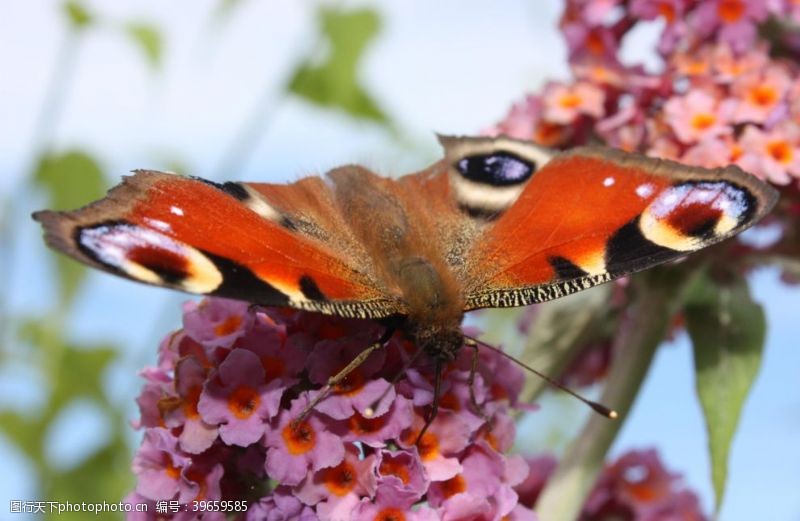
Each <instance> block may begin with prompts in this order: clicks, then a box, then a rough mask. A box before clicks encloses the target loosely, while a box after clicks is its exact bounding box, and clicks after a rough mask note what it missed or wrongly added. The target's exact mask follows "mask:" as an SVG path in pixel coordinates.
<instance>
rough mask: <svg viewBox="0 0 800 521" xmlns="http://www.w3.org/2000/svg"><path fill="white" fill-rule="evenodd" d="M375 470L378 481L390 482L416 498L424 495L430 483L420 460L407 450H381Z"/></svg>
mask: <svg viewBox="0 0 800 521" xmlns="http://www.w3.org/2000/svg"><path fill="white" fill-rule="evenodd" d="M375 472H376V475H377V477H378V483H386V484H390V485H391V486H392V487H394V488H395V489H397V490H399V491H401V492H403V493H404V494H405V493H407V494H409V495H411V496H414V497H416V498H417V499H419V498H421V497H422V496H423V495H425V492H426V491H427V490H428V486H429V485H430V480H429V479H428V476H427V474H426V473H425V469H424V468H423V466H422V462H421V461H420V460H419V458H418V457H416V456H415V455H414V454H412V453H411V452H409V451H404V450H397V451H391V450H388V449H383V450H381V451H380V452H379V453H378V463H377V467H376V469H375Z"/></svg>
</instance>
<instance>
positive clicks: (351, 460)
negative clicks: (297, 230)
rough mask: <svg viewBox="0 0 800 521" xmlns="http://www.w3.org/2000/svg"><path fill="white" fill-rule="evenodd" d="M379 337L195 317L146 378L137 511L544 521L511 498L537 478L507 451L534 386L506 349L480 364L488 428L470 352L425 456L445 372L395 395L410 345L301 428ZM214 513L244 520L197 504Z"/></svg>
mask: <svg viewBox="0 0 800 521" xmlns="http://www.w3.org/2000/svg"><path fill="white" fill-rule="evenodd" d="M382 334H383V327H382V326H381V325H379V324H377V323H375V322H370V321H359V320H346V319H341V318H336V317H326V316H322V315H317V314H312V313H305V312H300V311H292V310H279V309H272V308H254V307H251V306H249V305H248V304H247V303H243V302H236V301H230V300H223V299H206V300H204V301H202V302H200V303H195V302H190V303H188V304H186V306H185V309H184V327H183V329H181V330H179V331H177V332H175V333H173V334H172V335H170V336H169V337H168V338H166V339H165V340H164V341H163V343H162V344H161V347H160V351H159V362H158V366H157V367H151V368H147V369H145V370H144V371H142V376H143V377H144V379H145V381H146V383H145V386H144V389H143V390H142V393H141V395H140V396H139V398H138V400H137V401H138V404H139V408H140V411H141V419H140V420H139V422H138V427H140V428H142V429H144V437H143V441H142V444H141V446H140V447H139V449H138V452H137V454H136V456H135V458H134V462H133V468H134V472H135V473H136V475H137V478H138V484H137V487H136V490H135V492H133V493H132V494H131V495H130V496H129V497H128V501H129V502H131V503H147V504H148V505H149V506H150V508H149V513H148V514H147V515H144V514H131V516H130V518H131V519H152V518H153V515H154V512H155V503H156V502H166V503H167V504H169V505H173V506H175V507H176V510H178V511H176V512H172V513H169V514H168V515H165V516H162V517H163V518H168V519H219V520H222V519H231V516H235V518H236V519H248V520H250V519H252V520H256V519H259V520H260V519H267V520H276V521H277V520H288V519H300V520H312V519H322V520H351V519H352V520H383V521H389V520H393V521H401V520H409V521H411V520H434V519H466V518H469V519H500V518H505V519H517V520H524V519H535V517H534V514H533V513H532V511H530V510H529V509H527V508H525V507H523V506H521V505H519V504H518V501H517V493H516V492H515V491H514V488H513V487H514V486H517V485H519V484H520V483H521V482H522V481H523V480H524V479H525V477H526V476H527V473H528V466H527V465H526V463H525V461H524V460H523V459H522V457H520V456H509V455H507V454H505V453H506V452H507V451H508V450H509V449H510V447H511V445H512V443H513V440H514V433H515V427H514V423H513V421H512V419H511V417H510V416H509V408H510V407H511V406H513V405H514V402H515V399H516V397H517V395H518V394H519V392H520V389H521V387H522V384H523V375H522V373H521V372H520V371H519V370H518V369H517V368H516V367H515V366H513V365H512V364H511V363H510V362H509V361H508V360H507V359H506V358H504V357H502V356H500V355H499V354H497V353H495V352H494V351H491V350H486V351H483V350H482V351H481V352H480V358H479V364H478V370H477V373H476V375H475V381H474V393H475V398H476V401H477V403H478V404H480V407H481V408H482V410H483V415H482V414H479V413H478V412H477V411H475V410H473V407H472V402H471V398H470V388H469V384H468V378H469V374H470V367H471V363H472V353H473V352H472V351H471V350H470V349H462V350H461V353H460V355H459V356H458V358H457V359H456V360H455V361H454V362H453V363H451V364H449V365H448V367H447V369H446V371H445V374H444V380H443V383H442V400H441V408H440V411H439V414H438V416H437V417H436V419H435V421H434V422H433V423H432V424H431V426H430V428H429V429H428V431H427V432H426V433H425V434H424V435H423V436H422V438H421V440H420V442H419V443H418V444H416V443H415V442H416V441H417V437H418V435H419V432H420V430H421V428H422V426H423V424H424V417H425V414H426V412H427V410H428V409H429V407H430V404H431V401H432V397H433V385H432V370H431V369H432V364H430V363H428V362H426V360H424V358H423V359H420V360H419V361H418V362H417V363H415V364H414V365H413V366H412V367H411V368H410V369H408V370H407V371H405V373H404V374H401V375H400V377H399V379H398V380H396V382H395V383H394V384H391V383H390V382H392V381H393V380H394V379H395V377H396V376H398V373H400V372H402V369H403V367H404V366H405V365H406V362H407V361H408V360H409V357H410V356H411V355H413V354H414V353H415V352H416V347H415V346H413V345H411V344H410V343H409V342H408V341H406V340H404V339H402V338H401V336H400V335H395V336H394V337H393V338H392V339H391V340H390V341H389V342H388V345H387V346H386V347H385V348H383V349H380V350H377V351H375V352H373V353H372V354H371V355H370V357H369V358H368V359H367V360H366V361H365V362H364V364H362V365H361V366H360V367H359V368H358V369H357V370H356V371H355V372H353V373H351V375H350V377H348V378H347V379H346V380H345V381H344V382H342V383H341V384H339V385H338V386H336V387H335V389H334V391H333V392H332V393H331V394H330V395H329V396H328V397H327V398H325V399H324V400H322V401H321V402H320V403H319V404H318V405H317V406H316V407H315V408H314V409H313V410H312V412H311V413H310V414H309V415H308V416H306V417H305V418H304V419H302V420H300V421H297V420H298V419H299V418H298V417H299V415H300V413H301V411H303V410H304V408H305V407H306V405H307V404H308V403H309V400H311V399H313V397H314V396H315V395H316V393H318V392H319V389H320V388H321V387H322V386H323V385H324V384H325V383H326V382H327V381H328V378H329V377H330V376H332V375H333V374H336V373H337V372H338V371H339V370H341V369H342V368H343V367H344V366H345V365H346V364H347V363H349V362H350V361H351V360H352V359H353V357H354V356H355V355H356V354H357V353H359V352H362V351H363V350H364V349H365V348H366V347H367V346H369V345H370V344H372V343H373V342H375V341H376V340H378V339H379V338H380V337H381V335H382ZM381 397H383V398H381ZM376 401H377V406H376V407H375V410H374V414H373V415H372V416H371V417H366V416H365V415H364V411H365V410H366V409H367V408H369V407H371V406H374V405H375V402H376ZM484 415H485V416H484ZM209 501H222V503H219V504H218V505H227V506H230V507H231V508H229V509H228V512H219V511H215V510H216V507H212V508H210V509H208V510H210V511H207V512H198V511H196V510H195V508H194V507H193V505H194V506H195V507H196V505H198V504H203V503H200V502H209ZM169 502H173V503H169ZM195 502H198V503H195ZM237 502H238V503H237ZM205 504H210V503H205ZM212 505H213V504H212ZM242 505H246V506H245V507H243V506H242ZM178 506H179V507H178ZM234 507H235V508H234ZM245 508H246V511H245V510H243V509H245ZM162 510H163V507H162ZM168 512H170V511H169V510H168ZM504 516H506V517H504Z"/></svg>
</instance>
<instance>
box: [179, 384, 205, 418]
mask: <svg viewBox="0 0 800 521" xmlns="http://www.w3.org/2000/svg"><path fill="white" fill-rule="evenodd" d="M201 391H202V387H201V386H199V385H193V386H192V387H190V388H189V390H188V391H187V392H186V396H185V397H184V398H183V414H184V415H185V416H186V418H188V419H190V420H194V419H196V418H197V417H198V416H200V413H199V412H197V402H198V401H200V392H201Z"/></svg>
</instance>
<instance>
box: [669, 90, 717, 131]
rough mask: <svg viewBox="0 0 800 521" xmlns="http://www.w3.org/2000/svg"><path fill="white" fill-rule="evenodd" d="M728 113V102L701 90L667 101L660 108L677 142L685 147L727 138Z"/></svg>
mask: <svg viewBox="0 0 800 521" xmlns="http://www.w3.org/2000/svg"><path fill="white" fill-rule="evenodd" d="M732 111H733V105H731V103H730V102H728V101H727V100H726V101H720V100H719V99H718V98H716V97H714V96H712V95H711V94H709V93H708V92H706V91H702V90H692V91H690V92H689V93H688V94H686V95H685V96H679V97H675V98H671V99H670V100H669V101H667V103H666V105H665V106H664V114H665V116H666V119H667V122H668V123H669V124H670V126H671V127H672V129H673V130H674V131H675V134H676V135H677V136H678V139H680V140H681V141H683V142H684V143H687V144H692V143H697V142H699V141H702V140H704V139H708V138H712V137H716V136H721V135H724V134H729V133H730V132H731V127H730V121H731V115H732Z"/></svg>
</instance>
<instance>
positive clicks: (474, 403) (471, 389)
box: [464, 338, 492, 430]
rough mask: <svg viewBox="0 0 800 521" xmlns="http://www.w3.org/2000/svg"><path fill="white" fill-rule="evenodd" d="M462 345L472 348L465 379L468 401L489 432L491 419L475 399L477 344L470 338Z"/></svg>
mask: <svg viewBox="0 0 800 521" xmlns="http://www.w3.org/2000/svg"><path fill="white" fill-rule="evenodd" d="M464 345H465V346H468V347H471V348H472V365H471V366H470V369H469V378H467V385H469V401H470V404H471V405H472V409H473V411H474V412H475V413H476V414H477V415H478V416H480V418H481V419H482V420H483V421H484V422H486V425H488V427H489V429H490V430H491V427H492V426H491V422H490V420H491V418H489V415H488V414H486V411H485V410H484V409H483V407H481V405H480V404H479V403H478V399H477V398H476V397H475V373H477V372H478V361H479V353H478V343H477V342H475V341H473V340H472V339H471V338H465V339H464Z"/></svg>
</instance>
